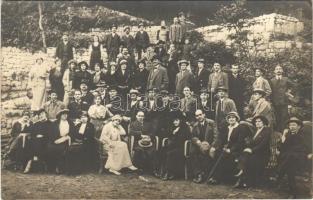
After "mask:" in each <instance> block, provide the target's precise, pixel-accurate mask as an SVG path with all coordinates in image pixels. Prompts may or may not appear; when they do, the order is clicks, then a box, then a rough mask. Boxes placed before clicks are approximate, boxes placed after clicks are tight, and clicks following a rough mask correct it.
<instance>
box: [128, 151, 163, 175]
mask: <svg viewBox="0 0 313 200" xmlns="http://www.w3.org/2000/svg"><path fill="white" fill-rule="evenodd" d="M134 151H135V152H134V159H133V160H134V161H133V162H134V165H135V166H136V167H137V168H139V169H142V170H143V171H144V172H148V173H151V172H153V171H154V170H156V167H157V160H156V152H155V151H154V149H153V146H152V147H147V148H142V147H140V146H137V147H135V148H134Z"/></svg>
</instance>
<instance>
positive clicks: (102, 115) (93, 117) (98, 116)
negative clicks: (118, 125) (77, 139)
mask: <svg viewBox="0 0 313 200" xmlns="http://www.w3.org/2000/svg"><path fill="white" fill-rule="evenodd" d="M101 101H102V100H101V96H100V95H99V96H96V97H95V99H94V102H95V104H93V105H92V106H90V108H89V110H88V115H89V116H90V122H91V123H92V124H93V125H94V127H95V131H96V137H97V138H99V137H100V133H101V130H102V128H103V123H104V122H105V121H106V120H108V119H109V118H110V117H112V116H113V114H112V113H111V112H110V111H109V109H107V108H106V107H105V106H104V105H101Z"/></svg>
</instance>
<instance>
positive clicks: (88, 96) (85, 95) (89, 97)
mask: <svg viewBox="0 0 313 200" xmlns="http://www.w3.org/2000/svg"><path fill="white" fill-rule="evenodd" d="M80 91H81V94H82V95H81V100H82V102H84V103H86V104H87V105H88V109H89V107H90V106H91V105H92V104H93V103H94V98H95V97H94V96H93V94H92V93H91V92H90V91H89V89H88V85H87V82H85V81H83V82H81V84H80Z"/></svg>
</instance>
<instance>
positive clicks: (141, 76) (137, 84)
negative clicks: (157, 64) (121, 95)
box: [132, 60, 149, 94]
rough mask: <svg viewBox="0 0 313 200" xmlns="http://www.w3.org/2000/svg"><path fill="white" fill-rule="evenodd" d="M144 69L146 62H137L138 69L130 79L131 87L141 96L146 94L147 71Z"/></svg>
mask: <svg viewBox="0 0 313 200" xmlns="http://www.w3.org/2000/svg"><path fill="white" fill-rule="evenodd" d="M145 67H146V62H145V61H144V60H139V61H138V69H136V70H135V72H134V76H133V78H132V87H133V88H135V89H137V90H138V91H139V92H140V93H142V94H144V93H145V92H146V87H147V81H148V76H149V71H148V70H147V69H146V68H145Z"/></svg>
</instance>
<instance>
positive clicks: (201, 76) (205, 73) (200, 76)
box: [195, 58, 210, 94]
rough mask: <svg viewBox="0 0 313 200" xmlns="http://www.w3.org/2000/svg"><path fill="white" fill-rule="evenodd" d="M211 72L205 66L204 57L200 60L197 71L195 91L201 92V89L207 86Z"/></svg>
mask: <svg viewBox="0 0 313 200" xmlns="http://www.w3.org/2000/svg"><path fill="white" fill-rule="evenodd" d="M209 75H210V72H209V70H208V69H206V68H205V62H204V59H202V58H200V59H199V60H198V67H197V69H196V71H195V93H196V94H199V92H200V90H201V89H203V88H207V86H208V82H209Z"/></svg>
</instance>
